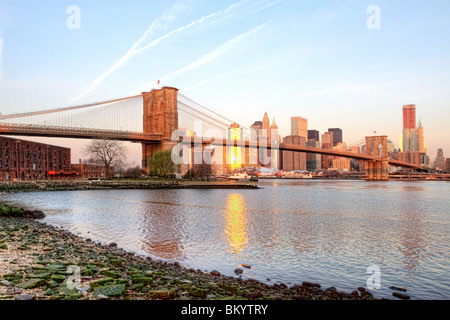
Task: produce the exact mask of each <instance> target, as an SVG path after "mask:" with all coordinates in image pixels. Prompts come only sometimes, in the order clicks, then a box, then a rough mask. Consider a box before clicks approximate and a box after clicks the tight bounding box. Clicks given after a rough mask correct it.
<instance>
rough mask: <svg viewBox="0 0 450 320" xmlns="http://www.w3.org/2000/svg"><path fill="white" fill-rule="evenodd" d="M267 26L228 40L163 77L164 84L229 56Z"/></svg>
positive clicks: (143, 87)
mask: <svg viewBox="0 0 450 320" xmlns="http://www.w3.org/2000/svg"><path fill="white" fill-rule="evenodd" d="M266 25H267V23H265V24H263V25H260V26H258V27H255V28H253V29H251V30H249V31H247V32H244V33H242V34H240V35H238V36H236V37H234V38H232V39H230V40H228V41H227V42H225V43H224V44H222V45H220V46H219V47H217V48H215V49H214V50H212V51H210V52H209V53H207V54H205V55H204V56H202V57H201V58H200V59H198V60H196V61H194V62H192V63H191V64H189V65H187V66H186V67H184V68H181V69H179V70H176V71H174V72H171V73H169V74H167V75H165V76H164V77H162V79H163V80H164V82H166V83H167V82H170V81H171V80H173V79H175V78H176V77H178V76H180V75H182V74H184V73H186V72H188V71H191V70H193V69H196V68H198V67H200V66H203V65H205V64H207V63H211V62H213V61H215V60H217V59H219V58H220V57H222V56H224V55H225V54H227V53H228V52H230V51H231V50H232V49H234V48H235V47H236V46H237V45H238V44H239V43H241V42H242V41H244V40H246V39H247V38H248V37H250V36H251V35H253V34H256V33H257V32H259V31H260V30H261V29H262V28H264V27H265V26H266ZM156 82H157V80H154V81H152V82H149V83H146V84H144V85H142V86H141V87H140V90H146V89H148V88H149V87H150V86H151V85H155V84H156Z"/></svg>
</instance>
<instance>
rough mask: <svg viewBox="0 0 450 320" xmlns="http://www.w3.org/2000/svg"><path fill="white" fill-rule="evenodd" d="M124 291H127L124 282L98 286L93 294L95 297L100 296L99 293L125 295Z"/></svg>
mask: <svg viewBox="0 0 450 320" xmlns="http://www.w3.org/2000/svg"><path fill="white" fill-rule="evenodd" d="M124 292H125V285H124V284H112V285H105V286H101V287H97V288H95V289H94V292H93V293H92V294H93V296H94V297H98V296H99V295H104V296H107V297H119V296H121V295H123V294H124Z"/></svg>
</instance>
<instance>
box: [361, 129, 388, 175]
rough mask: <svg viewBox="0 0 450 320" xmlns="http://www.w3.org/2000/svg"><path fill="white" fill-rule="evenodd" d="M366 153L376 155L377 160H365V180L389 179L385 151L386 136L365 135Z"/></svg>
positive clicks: (386, 153)
mask: <svg viewBox="0 0 450 320" xmlns="http://www.w3.org/2000/svg"><path fill="white" fill-rule="evenodd" d="M366 154H367V155H371V156H375V157H378V158H379V160H378V159H377V160H373V161H367V165H366V180H367V181H388V180H389V158H388V152H387V136H379V137H366Z"/></svg>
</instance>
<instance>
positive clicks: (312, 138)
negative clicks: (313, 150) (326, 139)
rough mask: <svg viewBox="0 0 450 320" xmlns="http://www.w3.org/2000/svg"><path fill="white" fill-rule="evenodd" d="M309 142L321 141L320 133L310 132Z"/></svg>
mask: <svg viewBox="0 0 450 320" xmlns="http://www.w3.org/2000/svg"><path fill="white" fill-rule="evenodd" d="M308 141H320V134H319V131H317V130H308Z"/></svg>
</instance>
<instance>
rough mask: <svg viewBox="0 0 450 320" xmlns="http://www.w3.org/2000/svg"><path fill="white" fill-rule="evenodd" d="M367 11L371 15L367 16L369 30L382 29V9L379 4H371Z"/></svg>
mask: <svg viewBox="0 0 450 320" xmlns="http://www.w3.org/2000/svg"><path fill="white" fill-rule="evenodd" d="M367 13H368V14H370V17H369V18H367V22H366V25H367V28H368V29H369V30H374V29H376V30H380V29H381V9H380V7H379V6H377V5H371V6H369V7H368V8H367Z"/></svg>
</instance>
